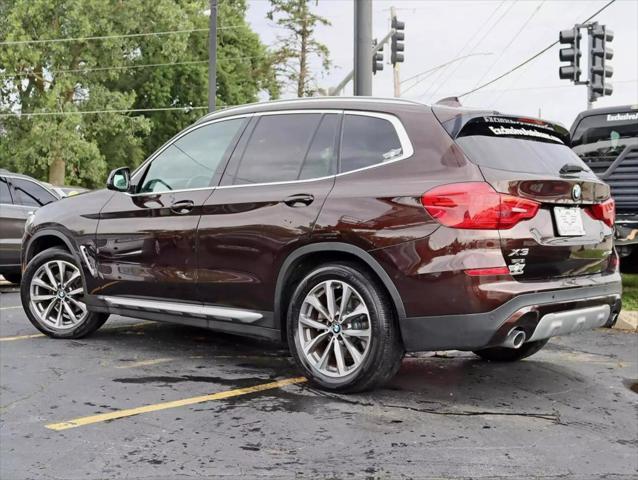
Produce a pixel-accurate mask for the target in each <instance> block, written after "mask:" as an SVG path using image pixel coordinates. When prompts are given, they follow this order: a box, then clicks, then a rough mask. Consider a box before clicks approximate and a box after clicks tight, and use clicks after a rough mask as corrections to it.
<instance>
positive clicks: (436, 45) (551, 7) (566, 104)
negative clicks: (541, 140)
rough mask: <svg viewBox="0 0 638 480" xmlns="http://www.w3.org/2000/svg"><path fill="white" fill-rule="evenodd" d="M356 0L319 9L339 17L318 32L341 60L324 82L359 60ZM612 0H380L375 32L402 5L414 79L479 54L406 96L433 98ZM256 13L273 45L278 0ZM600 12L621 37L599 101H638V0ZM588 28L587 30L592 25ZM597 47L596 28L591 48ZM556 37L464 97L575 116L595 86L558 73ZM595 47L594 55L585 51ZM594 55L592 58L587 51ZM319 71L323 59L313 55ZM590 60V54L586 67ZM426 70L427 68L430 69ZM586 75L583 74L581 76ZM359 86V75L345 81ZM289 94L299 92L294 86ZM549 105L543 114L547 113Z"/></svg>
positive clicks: (484, 104)
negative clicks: (272, 16)
mask: <svg viewBox="0 0 638 480" xmlns="http://www.w3.org/2000/svg"><path fill="white" fill-rule="evenodd" d="M353 1H354V0H318V2H317V4H316V5H315V2H314V1H313V2H312V7H311V8H312V9H313V11H314V12H315V13H317V14H319V15H322V16H324V17H326V18H327V19H328V20H330V22H331V24H332V25H331V26H327V27H319V28H318V29H317V32H316V38H317V40H318V41H320V42H323V43H325V44H326V45H327V46H328V48H329V49H330V55H331V59H332V62H333V67H332V69H331V70H330V72H328V73H327V74H325V75H320V76H319V82H318V83H319V86H321V87H324V88H325V87H333V86H335V85H337V84H338V83H339V82H340V81H341V79H342V78H343V77H344V76H345V75H346V74H347V73H348V72H349V71H350V70H351V69H352V65H353V47H352V45H353V36H354V34H353V11H354V7H353ZM607 2H608V0H545V1H543V0H504V1H503V0H445V1H444V0H394V1H387V0H373V27H372V32H373V33H372V34H373V37H378V38H381V37H383V36H384V35H385V34H386V33H387V32H388V31H389V29H390V7H391V6H394V7H396V9H397V16H398V18H399V20H401V21H404V22H405V24H406V27H405V37H406V38H405V62H404V63H403V64H401V65H400V76H401V78H402V79H408V78H410V77H413V76H415V75H417V74H419V73H421V72H423V71H426V70H428V69H432V68H434V67H437V66H439V65H442V64H444V63H446V62H450V61H452V60H454V59H457V58H458V57H461V56H465V55H472V56H471V57H468V58H466V59H464V60H459V61H455V62H453V63H451V64H450V65H449V66H448V67H447V68H441V69H439V70H436V71H435V73H434V74H431V75H430V76H427V77H425V76H420V77H417V79H416V80H421V81H420V82H419V83H415V80H413V81H405V82H403V83H402V84H401V90H402V97H404V98H409V99H414V100H417V101H420V102H424V103H434V102H436V101H437V100H440V99H441V98H444V97H447V96H454V95H458V94H461V93H463V92H466V91H468V90H471V89H472V88H473V87H475V86H476V85H480V84H482V83H484V82H486V81H488V80H491V79H492V78H495V77H497V76H498V75H499V74H501V73H504V72H506V71H507V70H509V69H510V68H512V67H513V66H515V65H517V64H519V63H520V62H522V61H523V60H526V59H527V58H529V57H531V56H532V55H534V54H535V53H536V52H538V51H540V50H541V49H543V48H545V47H546V46H547V45H549V44H550V43H552V42H554V41H556V40H557V39H558V33H559V31H560V30H564V29H568V28H572V27H573V26H574V24H575V23H580V22H582V21H583V20H585V19H586V18H587V17H589V16H590V15H592V14H593V13H594V12H596V11H597V10H598V9H599V8H601V7H602V6H604V5H605V4H606V3H607ZM248 4H249V9H248V21H249V22H250V24H251V25H252V27H253V29H254V30H255V31H256V32H257V33H258V34H259V35H260V37H261V39H262V41H263V42H264V43H266V44H268V45H273V44H274V43H275V42H276V41H277V35H281V33H282V31H281V30H280V29H278V28H276V27H275V26H274V25H273V23H272V22H271V21H269V20H267V19H266V18H265V17H266V12H267V11H268V10H269V6H270V2H269V1H268V0H249V2H248ZM594 20H597V21H598V22H599V23H601V24H604V25H606V26H607V27H608V28H610V29H611V30H612V31H613V32H614V40H613V42H612V43H611V46H612V48H613V50H614V58H613V59H612V60H611V64H612V66H613V68H614V75H613V77H612V78H611V83H612V84H613V87H614V92H613V94H612V95H611V96H608V97H603V98H599V99H598V100H597V101H596V102H595V103H594V108H597V107H606V106H613V105H624V104H638V0H616V2H615V3H614V4H612V5H611V6H609V7H608V8H607V9H606V10H604V11H603V12H601V13H600V14H599V15H598V16H597V17H596V18H595V19H594ZM583 33H584V32H583ZM583 47H584V48H587V38H586V35H584V36H583V41H582V43H581V48H583ZM559 48H560V46H559V45H556V46H554V47H553V48H552V49H550V50H549V51H547V52H546V53H544V54H543V55H541V56H540V57H538V58H537V59H536V60H534V61H533V62H531V63H529V64H527V65H526V66H524V67H522V68H521V69H519V70H517V71H515V72H514V73H512V74H510V75H509V76H506V77H505V78H503V79H502V80H499V81H498V82H496V83H494V84H492V85H489V86H487V87H485V88H484V89H482V90H480V91H478V92H476V93H473V94H471V95H468V96H466V97H463V98H462V99H461V103H462V104H463V105H466V106H469V107H480V108H491V109H495V110H499V111H501V112H504V113H513V114H520V115H529V116H534V117H536V116H541V117H543V118H545V119H547V120H552V121H558V122H561V123H562V124H564V125H566V126H568V127H569V126H570V125H571V123H572V121H573V120H574V118H575V116H576V115H577V114H578V113H579V112H580V111H582V110H585V108H586V101H587V87H586V86H575V85H573V84H572V83H571V82H570V81H568V80H560V79H559V78H558V68H559V66H560V65H561V64H560V62H559V59H558V50H559ZM389 56H390V53H389V46H388V47H386V49H385V65H384V70H383V71H382V72H379V73H377V74H376V75H375V76H374V78H373V87H372V88H373V92H372V93H373V95H375V96H382V97H391V96H393V75H392V66H391V65H389V64H388V63H387V62H388V60H389ZM585 56H586V55H585ZM585 62H586V60H585ZM312 65H313V69H314V71H315V73H317V72H319V71H320V68H319V64H318V63H317V62H313V64H312ZM582 66H585V68H586V63H584V64H581V67H582ZM424 77H425V78H424ZM581 78H582V77H581ZM344 94H345V95H351V94H352V82H351V83H350V84H349V85H348V86H347V88H346V89H345V91H344ZM285 96H288V97H292V96H293V94H292V92H290V93H288V94H286V95H285ZM539 114H540V115H539Z"/></svg>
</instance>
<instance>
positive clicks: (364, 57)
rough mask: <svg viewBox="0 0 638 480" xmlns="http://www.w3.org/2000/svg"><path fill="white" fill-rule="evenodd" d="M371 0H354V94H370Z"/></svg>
mask: <svg viewBox="0 0 638 480" xmlns="http://www.w3.org/2000/svg"><path fill="white" fill-rule="evenodd" d="M371 48H372V0H354V94H355V96H370V95H372V70H371V69H370V49H371Z"/></svg>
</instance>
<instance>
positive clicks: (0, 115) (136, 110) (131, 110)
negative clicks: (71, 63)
mask: <svg viewBox="0 0 638 480" xmlns="http://www.w3.org/2000/svg"><path fill="white" fill-rule="evenodd" d="M231 106H234V105H225V106H224V107H222V108H226V107H231ZM169 110H183V111H184V113H189V112H190V111H192V110H208V106H205V107H191V106H184V107H163V108H128V109H114V110H79V111H74V112H72V111H68V112H30V113H0V118H8V117H19V118H24V117H26V118H29V117H48V116H60V115H88V114H101V113H143V112H164V111H169Z"/></svg>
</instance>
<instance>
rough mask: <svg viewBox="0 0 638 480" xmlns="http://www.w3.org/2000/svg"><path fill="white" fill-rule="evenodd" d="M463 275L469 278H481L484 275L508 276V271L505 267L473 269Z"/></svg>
mask: <svg viewBox="0 0 638 480" xmlns="http://www.w3.org/2000/svg"><path fill="white" fill-rule="evenodd" d="M465 273H466V275H469V276H470V277H483V276H486V275H509V274H510V269H509V268H507V267H491V268H473V269H471V270H465Z"/></svg>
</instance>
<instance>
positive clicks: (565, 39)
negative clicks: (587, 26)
mask: <svg viewBox="0 0 638 480" xmlns="http://www.w3.org/2000/svg"><path fill="white" fill-rule="evenodd" d="M558 39H559V41H560V43H561V45H566V46H567V47H566V48H561V49H560V51H559V52H558V57H559V58H560V61H561V62H569V64H568V65H563V66H561V67H560V68H559V70H558V76H559V77H560V79H561V80H571V81H572V82H578V81H579V80H580V73H581V70H580V57H581V55H582V53H581V51H580V39H581V35H580V28H578V27H574V28H570V29H569V30H562V31H561V32H560V34H559V36H558Z"/></svg>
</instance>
